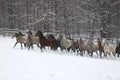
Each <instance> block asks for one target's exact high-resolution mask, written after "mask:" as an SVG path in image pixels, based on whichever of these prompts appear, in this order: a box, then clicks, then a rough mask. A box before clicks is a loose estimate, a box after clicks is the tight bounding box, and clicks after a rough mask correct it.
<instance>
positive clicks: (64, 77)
mask: <svg viewBox="0 0 120 80" xmlns="http://www.w3.org/2000/svg"><path fill="white" fill-rule="evenodd" d="M14 43H15V39H12V38H11V37H2V36H1V37H0V44H1V46H0V80H120V59H119V58H114V57H108V58H103V59H100V58H98V57H93V58H90V57H88V56H84V57H81V56H76V55H75V54H74V53H72V52H66V51H64V52H61V51H59V50H57V51H51V50H49V49H46V50H44V51H43V52H41V51H40V49H39V48H37V46H34V50H28V49H26V48H24V49H23V50H21V48H20V45H19V44H18V45H17V46H16V47H15V48H14V49H13V45H14ZM94 56H95V55H94Z"/></svg>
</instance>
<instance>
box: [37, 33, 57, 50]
mask: <svg viewBox="0 0 120 80" xmlns="http://www.w3.org/2000/svg"><path fill="white" fill-rule="evenodd" d="M35 36H38V37H39V42H40V45H41V46H40V49H41V51H42V48H45V47H46V46H48V47H50V48H51V49H54V50H55V49H56V40H55V39H52V38H51V39H49V38H45V37H44V36H43V33H42V32H41V31H37V33H36V35H35Z"/></svg>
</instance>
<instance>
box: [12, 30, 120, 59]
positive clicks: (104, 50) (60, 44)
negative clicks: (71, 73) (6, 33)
mask: <svg viewBox="0 0 120 80" xmlns="http://www.w3.org/2000/svg"><path fill="white" fill-rule="evenodd" d="M12 37H16V43H15V45H14V48H15V46H16V45H17V44H18V43H20V44H21V49H23V46H22V44H24V46H25V47H27V48H28V49H33V45H34V44H36V45H37V46H38V47H39V48H40V49H41V51H43V49H44V50H45V48H46V47H49V48H50V49H51V50H57V49H58V48H60V49H61V51H63V50H66V51H68V52H69V51H73V52H76V53H77V54H76V55H81V56H84V54H86V53H87V54H88V55H89V56H90V57H92V56H93V54H94V53H95V54H97V55H98V56H99V57H100V58H103V57H107V56H108V55H112V56H114V57H115V56H117V57H119V55H120V43H118V44H113V43H108V42H107V40H106V39H105V38H98V39H96V41H93V40H88V39H83V38H79V39H76V40H75V39H71V38H70V37H68V36H65V35H62V34H55V35H53V34H44V33H43V32H42V31H40V30H38V31H37V32H36V33H34V34H30V32H29V33H27V34H23V33H21V32H16V33H14V34H13V36H12Z"/></svg>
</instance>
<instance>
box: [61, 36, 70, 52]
mask: <svg viewBox="0 0 120 80" xmlns="http://www.w3.org/2000/svg"><path fill="white" fill-rule="evenodd" d="M60 45H61V50H63V49H68V51H69V50H70V47H71V45H72V40H70V39H67V38H66V37H65V36H62V38H61V42H60Z"/></svg>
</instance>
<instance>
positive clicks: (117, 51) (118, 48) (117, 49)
mask: <svg viewBox="0 0 120 80" xmlns="http://www.w3.org/2000/svg"><path fill="white" fill-rule="evenodd" d="M116 54H117V57H119V55H120V42H119V44H118V46H117V47H116Z"/></svg>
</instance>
